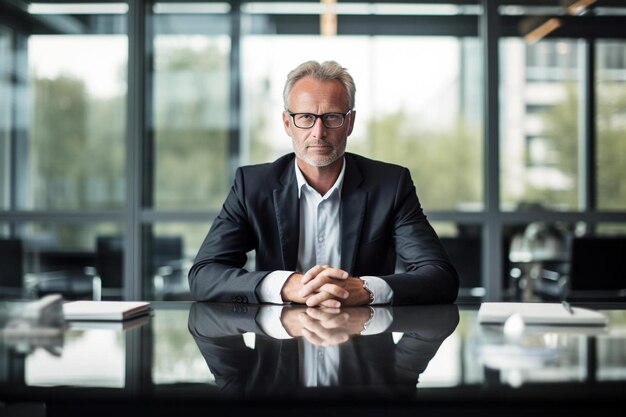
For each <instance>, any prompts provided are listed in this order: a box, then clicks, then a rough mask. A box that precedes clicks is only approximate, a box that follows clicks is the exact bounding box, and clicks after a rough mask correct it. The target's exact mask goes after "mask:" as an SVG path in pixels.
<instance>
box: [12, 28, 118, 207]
mask: <svg viewBox="0 0 626 417" xmlns="http://www.w3.org/2000/svg"><path fill="white" fill-rule="evenodd" d="M127 43H128V41H127V38H126V36H125V35H117V34H116V35H109V34H104V35H103V34H98V35H92V34H85V35H82V34H81V35H32V36H30V37H29V39H28V47H27V48H28V62H29V69H28V72H29V86H30V89H31V95H30V97H31V100H30V103H29V112H28V114H29V129H28V146H27V147H25V148H23V149H22V150H23V152H21V153H20V154H19V157H18V158H19V162H18V163H21V164H25V165H26V166H27V167H28V168H27V171H26V172H25V174H26V178H25V184H26V187H25V188H26V190H25V191H26V193H25V195H24V198H23V200H22V201H19V205H20V208H25V209H37V210H68V209H72V210H93V209H111V208H122V207H123V205H124V199H125V195H124V193H125V146H124V145H125V135H126V90H127V87H126V79H127V76H126V71H127V55H128V45H127Z"/></svg>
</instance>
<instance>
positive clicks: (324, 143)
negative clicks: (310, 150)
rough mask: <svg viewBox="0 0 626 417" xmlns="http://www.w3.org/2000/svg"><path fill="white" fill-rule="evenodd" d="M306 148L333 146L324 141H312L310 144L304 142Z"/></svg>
mask: <svg viewBox="0 0 626 417" xmlns="http://www.w3.org/2000/svg"><path fill="white" fill-rule="evenodd" d="M304 146H331V147H332V145H331V144H330V143H328V142H325V141H323V140H312V141H309V142H304Z"/></svg>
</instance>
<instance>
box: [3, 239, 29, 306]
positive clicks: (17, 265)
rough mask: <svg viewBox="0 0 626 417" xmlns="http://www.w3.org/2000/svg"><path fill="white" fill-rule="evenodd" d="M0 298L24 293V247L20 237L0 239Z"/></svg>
mask: <svg viewBox="0 0 626 417" xmlns="http://www.w3.org/2000/svg"><path fill="white" fill-rule="evenodd" d="M0 265H1V267H0V298H21V297H22V296H23V294H24V248H23V245H22V241H21V240H20V239H0Z"/></svg>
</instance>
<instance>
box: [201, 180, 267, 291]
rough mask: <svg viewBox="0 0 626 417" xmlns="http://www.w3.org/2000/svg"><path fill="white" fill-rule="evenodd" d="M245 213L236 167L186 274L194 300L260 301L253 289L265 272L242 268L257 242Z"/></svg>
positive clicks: (241, 185)
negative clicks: (227, 192)
mask: <svg viewBox="0 0 626 417" xmlns="http://www.w3.org/2000/svg"><path fill="white" fill-rule="evenodd" d="M247 211H248V207H247V205H246V199H245V181H244V175H243V171H242V169H241V168H239V169H237V172H236V174H235V181H234V184H233V186H232V188H231V190H230V193H229V195H228V197H227V198H226V201H225V202H224V205H223V207H222V210H221V212H220V213H219V215H218V216H217V218H216V219H215V221H214V222H213V225H212V226H211V229H210V230H209V233H208V234H207V236H206V238H205V240H204V242H203V243H202V246H201V247H200V250H199V251H198V255H197V256H196V259H195V261H194V264H193V266H192V267H191V269H190V271H189V288H190V291H191V296H192V297H193V299H195V300H196V301H223V302H235V303H258V302H259V300H258V299H257V296H256V293H255V289H256V287H257V285H258V284H259V282H260V281H261V280H262V279H263V278H264V277H265V275H267V274H268V271H265V272H263V271H257V272H251V271H248V270H246V269H244V265H245V264H246V262H247V255H246V254H247V253H248V252H249V251H251V250H252V249H254V248H255V247H256V241H257V237H256V234H255V231H254V228H253V227H252V225H251V224H250V220H249V219H250V216H248V213H247Z"/></svg>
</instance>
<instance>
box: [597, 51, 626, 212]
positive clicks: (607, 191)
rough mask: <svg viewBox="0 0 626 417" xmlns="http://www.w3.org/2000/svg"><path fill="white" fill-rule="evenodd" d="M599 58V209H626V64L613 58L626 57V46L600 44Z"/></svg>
mask: <svg viewBox="0 0 626 417" xmlns="http://www.w3.org/2000/svg"><path fill="white" fill-rule="evenodd" d="M596 51H597V55H596V64H597V70H596V85H597V90H596V101H597V103H596V120H597V124H596V126H597V127H596V135H597V170H598V174H597V188H598V197H597V198H598V202H597V204H598V208H599V209H601V210H612V211H615V210H624V209H626V182H625V181H624V167H625V166H626V61H623V60H622V62H621V65H611V60H610V59H609V57H613V56H622V57H624V56H626V42H624V41H611V40H602V41H598V44H597V50H596Z"/></svg>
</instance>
